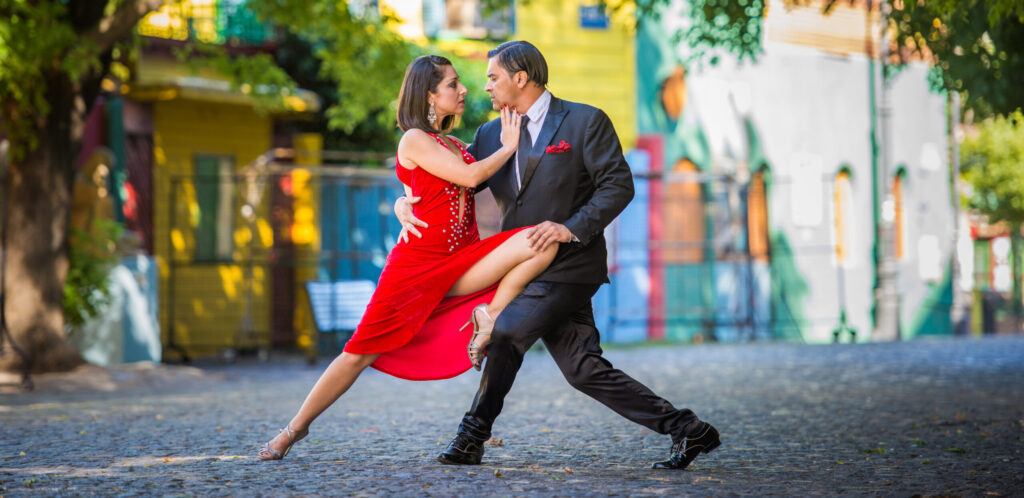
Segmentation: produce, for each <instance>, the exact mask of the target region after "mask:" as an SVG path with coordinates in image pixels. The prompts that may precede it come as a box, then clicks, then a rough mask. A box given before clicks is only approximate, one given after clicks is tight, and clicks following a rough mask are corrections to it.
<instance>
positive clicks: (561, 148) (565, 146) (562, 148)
mask: <svg viewBox="0 0 1024 498" xmlns="http://www.w3.org/2000/svg"><path fill="white" fill-rule="evenodd" d="M570 150H572V146H571V145H569V143H568V142H566V141H565V140H562V141H561V142H560V143H559V144H558V145H549V146H548V148H546V149H544V153H545V154H561V153H563V152H569V151H570Z"/></svg>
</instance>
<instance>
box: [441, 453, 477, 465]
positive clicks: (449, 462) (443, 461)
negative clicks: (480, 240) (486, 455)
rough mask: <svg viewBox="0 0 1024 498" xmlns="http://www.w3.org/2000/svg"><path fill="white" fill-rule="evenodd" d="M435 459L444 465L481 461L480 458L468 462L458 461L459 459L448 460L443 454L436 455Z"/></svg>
mask: <svg viewBox="0 0 1024 498" xmlns="http://www.w3.org/2000/svg"><path fill="white" fill-rule="evenodd" d="M437 461H438V462H440V463H443V464H445V465H480V462H481V460H477V461H469V462H459V461H456V460H449V459H447V458H445V457H444V456H441V455H438V457H437Z"/></svg>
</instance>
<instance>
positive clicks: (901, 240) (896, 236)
mask: <svg viewBox="0 0 1024 498" xmlns="http://www.w3.org/2000/svg"><path fill="white" fill-rule="evenodd" d="M906 176H907V175H906V170H902V169H901V171H900V172H899V173H897V174H896V177H895V178H893V182H892V198H893V208H894V211H895V220H893V232H892V233H893V244H894V245H895V246H896V247H894V253H895V254H896V259H897V260H902V259H903V256H904V254H905V251H906V245H907V233H906V224H905V223H904V211H903V189H904V186H903V183H904V182H905V181H906Z"/></svg>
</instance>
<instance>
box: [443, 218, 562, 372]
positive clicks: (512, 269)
mask: <svg viewBox="0 0 1024 498" xmlns="http://www.w3.org/2000/svg"><path fill="white" fill-rule="evenodd" d="M527 232H528V230H522V231H520V232H518V233H516V234H515V235H513V236H511V237H509V238H508V240H506V241H505V242H503V243H502V244H501V245H500V246H498V247H497V248H496V249H495V250H493V251H491V252H490V254H488V255H487V256H484V257H483V258H481V259H480V261H477V262H476V263H475V264H474V265H473V266H472V267H470V268H469V271H467V272H466V274H465V275H463V276H462V277H461V278H459V280H458V281H456V282H455V285H453V286H452V288H451V290H450V291H448V295H449V296H462V295H466V294H472V293H474V292H477V291H480V290H483V289H486V288H487V287H490V286H491V285H494V283H495V282H499V283H498V289H497V291H495V293H494V298H493V299H491V302H490V303H488V304H487V307H486V315H487V316H483V317H481V316H479V314H478V312H477V310H476V309H474V310H473V313H474V317H475V318H476V319H477V320H478V321H482V322H484V323H483V324H482V325H481V329H485V330H481V331H480V332H481V333H480V334H477V335H474V337H473V339H471V345H470V351H471V352H472V351H473V349H476V350H477V351H482V350H483V347H484V346H485V345H486V344H487V341H489V340H490V330H491V329H493V327H494V320H496V319H497V318H498V315H499V314H501V311H502V310H504V309H505V306H508V303H510V302H512V299H513V298H515V297H516V296H518V295H519V293H520V292H522V291H523V289H525V288H526V284H528V283H530V281H531V280H533V279H534V278H536V277H537V276H538V275H540V274H541V273H543V272H544V270H545V269H547V267H548V265H550V264H551V261H552V260H554V259H555V254H557V253H558V244H557V243H554V244H551V245H549V246H548V247H547V249H545V250H543V251H535V250H533V249H531V248H530V242H529V240H528V239H527V235H526V234H527ZM474 346H475V348H474ZM472 356H473V355H472V353H471V357H472ZM473 364H474V366H476V367H477V368H478V369H479V366H480V365H479V362H478V358H474V362H473Z"/></svg>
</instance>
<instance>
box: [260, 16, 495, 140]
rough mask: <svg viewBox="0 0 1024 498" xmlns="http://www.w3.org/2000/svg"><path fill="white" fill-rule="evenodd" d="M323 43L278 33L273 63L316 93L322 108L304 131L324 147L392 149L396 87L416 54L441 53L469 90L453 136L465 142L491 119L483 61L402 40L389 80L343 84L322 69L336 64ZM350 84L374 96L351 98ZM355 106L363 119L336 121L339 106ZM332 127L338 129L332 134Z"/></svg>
mask: <svg viewBox="0 0 1024 498" xmlns="http://www.w3.org/2000/svg"><path fill="white" fill-rule="evenodd" d="M324 43H325V42H324V41H323V40H320V39H317V38H313V37H312V36H311V35H310V34H308V33H305V32H302V34H298V33H293V32H287V33H285V34H284V35H283V36H282V37H281V40H280V45H279V48H278V50H277V54H276V55H277V59H276V62H277V64H278V65H279V66H280V67H281V68H282V69H283V70H284V71H285V72H286V73H287V74H288V75H289V76H290V77H291V78H293V79H294V81H295V82H296V84H297V85H298V86H300V87H302V88H305V89H308V90H312V91H314V92H315V93H317V95H319V96H320V98H321V100H322V103H323V110H322V111H321V112H320V115H319V116H317V117H316V118H315V119H314V121H313V122H312V123H310V124H309V126H308V129H307V130H306V131H316V132H320V133H322V134H323V135H324V146H325V148H328V149H334V150H358V151H380V152H393V151H394V149H395V147H396V146H397V144H398V138H399V130H398V128H397V126H396V123H395V112H396V110H397V107H396V106H397V102H398V90H399V87H400V85H401V81H402V77H403V76H404V74H405V68H406V66H407V65H408V64H409V63H410V62H411V61H412V60H413V59H414V58H415V57H418V56H420V55H424V54H427V53H433V54H438V55H443V56H445V57H447V58H448V59H449V60H451V61H452V64H453V65H454V67H455V69H456V70H457V71H458V72H459V75H460V76H461V78H462V82H463V83H464V84H465V85H466V87H467V89H468V92H469V93H468V94H467V96H466V108H465V112H464V113H463V115H462V125H461V126H460V127H459V128H457V129H456V130H455V132H454V134H455V135H456V136H458V137H459V138H461V139H462V140H464V141H471V140H472V138H473V133H474V131H475V130H476V128H477V127H478V126H480V125H481V124H483V123H485V122H486V121H487V120H488V119H489V117H490V113H491V103H490V100H489V98H488V96H487V94H486V92H484V90H483V87H484V84H485V83H486V81H485V77H484V74H485V72H486V69H487V64H486V62H483V61H478V60H471V59H467V58H464V57H459V56H458V55H455V54H452V53H446V52H445V51H443V50H438V49H436V48H435V47H429V46H428V47H421V46H419V45H415V44H413V43H409V42H406V41H403V43H405V44H406V46H405V49H406V51H407V54H408V55H407V56H406V58H403V59H398V58H397V57H396V58H394V59H393V60H392V61H391V64H392V65H393V67H391V68H388V70H387V74H390V75H391V78H394V79H392V80H385V79H384V78H364V79H363V80H360V81H351V82H348V83H347V85H348V87H347V88H346V87H345V86H344V85H345V84H346V83H345V82H344V81H345V80H344V79H343V80H342V81H339V79H338V75H339V73H338V72H337V71H332V70H330V69H325V68H329V67H330V66H331V65H335V64H337V63H338V62H337V61H334V60H333V59H334V57H335V56H334V55H333V54H332V53H331V52H330V51H327V50H323V47H324ZM365 55H366V54H363V55H360V56H358V57H356V59H357V60H362V59H365V58H366V57H365ZM324 57H326V58H327V60H325V59H324ZM342 62H343V61H342ZM377 63H378V64H383V62H382V61H377ZM346 74H347V73H345V72H342V73H341V76H342V77H345V75H346ZM353 85H360V86H363V87H365V89H366V90H372V91H374V92H375V99H376V100H374V101H372V102H366V101H358V100H354V99H355V98H356V97H355V95H361V94H362V91H359V92H353V91H352V90H353V88H352V87H353ZM356 107H361V108H362V109H363V110H362V111H361V112H365V118H364V119H361V120H359V121H348V120H340V119H337V117H338V116H339V115H340V114H341V113H340V109H348V110H349V112H350V113H351V110H352V109H353V108H356ZM335 131H341V132H343V133H335Z"/></svg>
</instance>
